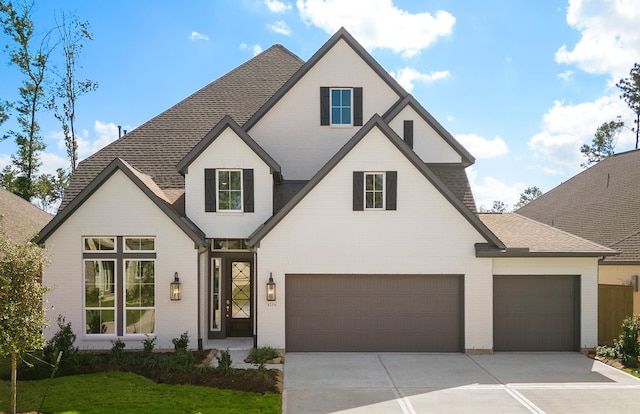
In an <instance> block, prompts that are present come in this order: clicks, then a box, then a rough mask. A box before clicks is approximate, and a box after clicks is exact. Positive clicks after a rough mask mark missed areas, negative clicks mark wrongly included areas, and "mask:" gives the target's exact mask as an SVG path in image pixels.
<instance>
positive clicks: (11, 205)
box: [0, 188, 53, 243]
mask: <svg viewBox="0 0 640 414" xmlns="http://www.w3.org/2000/svg"><path fill="white" fill-rule="evenodd" d="M52 218H53V216H52V215H51V214H49V213H47V212H46V211H44V210H40V209H39V208H38V207H36V206H34V205H33V204H31V203H30V202H28V201H27V200H25V199H24V198H22V197H19V196H17V195H15V194H13V193H12V192H10V191H7V190H5V189H4V188H0V237H4V236H5V235H6V236H7V237H8V238H9V240H10V241H11V242H12V243H24V242H26V241H29V240H31V239H32V238H33V237H34V236H35V235H36V234H37V233H38V231H40V229H41V228H43V227H44V226H45V225H46V224H47V223H48V222H49V221H50V220H51V219H52Z"/></svg>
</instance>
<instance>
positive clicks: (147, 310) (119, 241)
mask: <svg viewBox="0 0 640 414" xmlns="http://www.w3.org/2000/svg"><path fill="white" fill-rule="evenodd" d="M83 264H84V266H83V267H84V310H85V327H86V328H85V332H86V334H87V335H115V336H125V335H135V334H153V333H155V273H156V252H155V238H154V237H149V236H144V237H129V236H127V237H125V236H113V237H83Z"/></svg>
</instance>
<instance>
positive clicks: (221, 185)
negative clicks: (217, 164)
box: [218, 170, 242, 211]
mask: <svg viewBox="0 0 640 414" xmlns="http://www.w3.org/2000/svg"><path fill="white" fill-rule="evenodd" d="M218 211H242V170H218Z"/></svg>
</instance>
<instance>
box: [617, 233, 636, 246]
mask: <svg viewBox="0 0 640 414" xmlns="http://www.w3.org/2000/svg"><path fill="white" fill-rule="evenodd" d="M638 234H640V230H638V231H636V232H635V233H631V234H629V235H627V236H624V237H623V238H621V239H620V240H618V241H615V242H613V243H611V246H615V245H616V244H618V243H622V242H623V241H625V240H628V239H630V238H632V237H633V236H636V235H638Z"/></svg>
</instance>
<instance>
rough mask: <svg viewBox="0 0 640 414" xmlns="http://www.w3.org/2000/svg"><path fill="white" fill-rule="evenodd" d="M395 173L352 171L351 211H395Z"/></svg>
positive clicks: (396, 176)
mask: <svg viewBox="0 0 640 414" xmlns="http://www.w3.org/2000/svg"><path fill="white" fill-rule="evenodd" d="M397 199H398V172H397V171H371V172H369V171H367V172H365V171H354V172H353V211H362V210H396V209H397Z"/></svg>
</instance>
